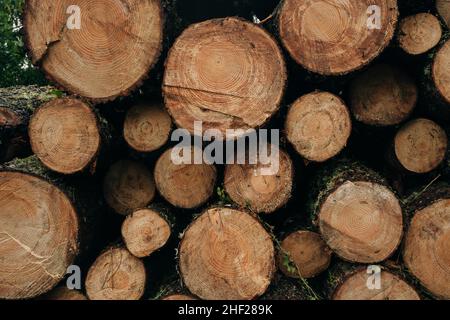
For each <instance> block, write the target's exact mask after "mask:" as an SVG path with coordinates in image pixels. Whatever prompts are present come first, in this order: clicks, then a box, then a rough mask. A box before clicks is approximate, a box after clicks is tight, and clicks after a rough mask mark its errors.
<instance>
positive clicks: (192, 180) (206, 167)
mask: <svg viewBox="0 0 450 320" xmlns="http://www.w3.org/2000/svg"><path fill="white" fill-rule="evenodd" d="M173 150H174V149H173V148H172V149H168V150H167V151H166V152H164V153H163V154H162V155H161V157H160V158H159V159H158V161H157V162H156V166H155V174H154V175H155V182H156V188H157V189H158V191H159V193H160V194H161V195H162V196H163V198H164V199H166V200H167V201H168V202H169V203H170V204H172V205H173V206H175V207H178V208H184V209H193V208H197V207H199V206H201V205H202V204H204V203H205V202H206V201H207V200H208V199H209V198H210V197H211V196H212V195H213V193H214V186H215V184H216V179H217V171H216V168H215V166H214V165H210V164H206V163H202V164H194V163H188V164H175V162H174V160H173V159H172V157H173V154H172V153H173ZM180 152H184V151H180ZM200 152H201V151H200ZM180 154H181V153H180ZM193 158H194V149H192V155H191V159H193Z"/></svg>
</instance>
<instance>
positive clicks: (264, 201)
mask: <svg viewBox="0 0 450 320" xmlns="http://www.w3.org/2000/svg"><path fill="white" fill-rule="evenodd" d="M270 149H271V146H270V145H269V146H268V150H270ZM276 161H277V162H278V170H276V171H275V170H274V171H273V173H270V172H264V171H263V170H264V169H265V170H268V171H269V170H271V169H270V168H269V166H267V165H263V164H261V163H259V164H255V165H251V164H245V165H240V164H233V165H227V166H226V168H225V178H224V186H225V191H226V192H227V194H228V195H229V196H230V198H231V199H232V200H233V201H234V202H236V203H237V204H238V205H240V206H241V207H245V208H247V209H250V210H252V211H254V212H258V213H273V212H275V211H276V210H278V209H279V208H281V207H282V206H284V205H285V204H286V203H287V202H288V201H289V199H290V197H291V191H292V184H293V179H294V177H293V175H294V171H293V165H292V161H291V159H290V158H289V156H288V154H287V153H285V152H284V151H282V150H279V156H278V157H276ZM271 165H272V166H274V165H275V164H274V163H272V164H271ZM273 169H274V168H273Z"/></svg>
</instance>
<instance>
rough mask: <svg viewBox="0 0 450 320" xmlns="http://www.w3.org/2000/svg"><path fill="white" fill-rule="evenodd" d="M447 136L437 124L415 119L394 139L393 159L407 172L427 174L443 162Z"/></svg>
mask: <svg viewBox="0 0 450 320" xmlns="http://www.w3.org/2000/svg"><path fill="white" fill-rule="evenodd" d="M447 147H448V138H447V135H446V133H445V131H444V129H442V128H441V127H440V126H439V125H438V124H436V123H434V122H433V121H431V120H428V119H416V120H413V121H411V122H409V123H407V124H405V125H404V126H403V127H402V128H401V129H400V130H399V131H398V132H397V134H396V136H395V139H394V152H395V154H394V157H395V159H396V160H397V161H396V162H398V163H399V164H400V166H401V167H402V168H404V169H406V170H407V171H409V172H413V173H427V172H430V171H432V170H434V169H436V168H437V167H439V165H440V164H441V163H442V162H443V161H444V159H445V156H446V152H447Z"/></svg>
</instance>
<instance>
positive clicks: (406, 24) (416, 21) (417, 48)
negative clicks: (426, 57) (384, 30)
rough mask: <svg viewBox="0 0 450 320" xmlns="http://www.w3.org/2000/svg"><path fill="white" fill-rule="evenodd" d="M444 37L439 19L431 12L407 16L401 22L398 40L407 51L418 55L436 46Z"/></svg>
mask: <svg viewBox="0 0 450 320" xmlns="http://www.w3.org/2000/svg"><path fill="white" fill-rule="evenodd" d="M441 37H442V27H441V23H440V22H439V19H438V18H436V17H435V16H434V15H432V14H430V13H419V14H416V15H413V16H409V17H406V18H405V19H403V20H402V21H401V23H400V33H399V38H398V41H399V43H400V47H401V48H402V49H403V50H405V51H406V52H407V53H409V54H412V55H418V54H422V53H425V52H427V51H429V50H431V49H432V48H434V47H435V46H436V45H437V44H438V43H439V41H440V40H441Z"/></svg>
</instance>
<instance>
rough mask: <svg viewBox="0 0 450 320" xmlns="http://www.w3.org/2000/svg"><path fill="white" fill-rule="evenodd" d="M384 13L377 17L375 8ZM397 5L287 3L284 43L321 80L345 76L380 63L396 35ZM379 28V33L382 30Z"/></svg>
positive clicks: (281, 24)
mask: <svg viewBox="0 0 450 320" xmlns="http://www.w3.org/2000/svg"><path fill="white" fill-rule="evenodd" d="M375 6H377V7H378V8H380V9H381V12H379V15H377V17H379V18H381V21H380V22H381V23H380V24H379V25H377V23H376V21H375V20H376V19H375V20H373V19H372V18H371V15H376V14H377V12H376V11H374V10H372V11H369V10H368V9H370V8H375ZM397 16H398V9H397V1H396V0H359V1H354V0H340V1H325V0H319V1H310V0H284V1H283V4H282V6H281V9H280V12H279V14H278V30H279V34H280V38H281V41H282V42H283V45H284V46H285V47H286V49H287V51H288V52H289V53H290V55H291V56H292V58H293V59H294V60H295V61H296V62H297V63H299V64H301V65H302V66H303V67H304V68H305V69H307V70H309V71H312V72H315V73H318V74H321V75H341V74H346V73H349V72H351V71H354V70H357V69H360V68H361V67H363V66H365V65H367V64H368V63H369V62H371V61H372V60H373V59H374V58H376V57H377V56H378V55H379V54H380V53H381V52H382V51H383V49H384V48H385V47H386V46H387V45H388V44H389V42H390V41H391V39H392V38H393V36H394V32H395V27H396V24H397ZM378 27H379V29H378Z"/></svg>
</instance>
